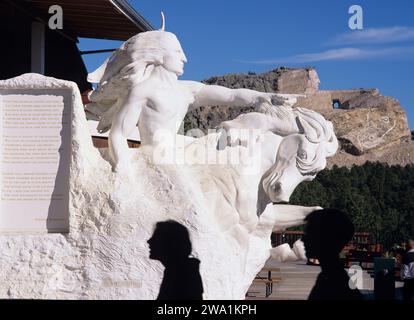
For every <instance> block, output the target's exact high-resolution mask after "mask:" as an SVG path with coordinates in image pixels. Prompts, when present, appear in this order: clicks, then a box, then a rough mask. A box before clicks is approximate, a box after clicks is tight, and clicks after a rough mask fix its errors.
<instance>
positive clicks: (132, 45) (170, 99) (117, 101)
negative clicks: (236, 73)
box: [87, 29, 274, 171]
mask: <svg viewBox="0 0 414 320" xmlns="http://www.w3.org/2000/svg"><path fill="white" fill-rule="evenodd" d="M186 62H187V58H186V56H185V54H184V51H183V49H182V48H181V45H180V42H179V41H178V39H177V38H176V36H175V35H174V34H172V33H170V32H166V31H164V30H163V29H162V30H157V31H149V32H144V33H140V34H138V35H136V36H134V37H132V38H130V39H129V40H127V41H126V42H125V43H124V44H123V45H122V46H121V47H120V48H119V49H118V50H116V51H115V52H114V53H113V54H112V55H111V57H110V58H108V59H107V60H106V61H105V62H104V63H103V64H102V66H100V67H99V68H98V69H97V70H96V71H94V72H93V73H91V74H89V76H88V81H90V82H92V83H98V86H97V89H96V90H94V91H93V92H91V94H90V96H89V99H90V100H91V101H92V103H90V104H88V105H87V110H88V111H89V112H90V113H92V114H94V115H96V116H97V118H98V119H99V120H100V122H99V125H98V128H97V129H98V132H106V131H108V130H110V132H109V148H110V153H111V158H112V161H113V165H114V170H115V171H120V170H124V169H125V168H127V167H129V163H130V157H129V152H128V145H127V137H128V135H129V134H130V133H131V132H132V131H133V130H134V129H135V127H136V126H138V128H139V133H140V137H141V144H142V145H148V144H149V145H156V144H157V141H156V139H155V136H156V133H157V131H159V130H162V131H166V130H167V131H169V132H170V134H171V136H174V135H175V134H176V133H177V131H178V129H179V127H180V125H181V123H182V121H183V119H184V116H185V115H186V113H187V111H189V108H197V107H199V106H207V105H218V106H219V105H234V106H252V105H259V104H262V103H264V102H266V103H271V98H272V96H274V94H269V93H263V92H257V91H253V90H248V89H235V90H231V89H228V88H225V87H221V86H215V85H205V84H202V83H201V82H196V81H181V80H178V76H180V75H182V74H183V72H184V70H183V68H184V63H186Z"/></svg>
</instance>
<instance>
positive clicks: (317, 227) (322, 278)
mask: <svg viewBox="0 0 414 320" xmlns="http://www.w3.org/2000/svg"><path fill="white" fill-rule="evenodd" d="M305 221H306V226H305V234H304V237H303V242H304V244H305V251H306V256H307V257H308V258H314V259H318V260H319V262H320V266H321V269H322V270H321V273H320V274H319V275H318V278H317V279H316V283H315V286H314V287H313V288H312V291H311V292H310V294H309V298H308V299H309V300H361V299H362V295H361V293H360V292H359V290H358V289H351V287H350V285H349V283H350V282H349V276H348V274H347V273H346V272H345V270H344V266H343V264H342V263H341V261H340V259H339V253H340V252H341V250H342V249H343V247H344V246H345V245H346V244H347V243H348V242H349V241H350V240H351V239H352V236H353V234H354V226H353V224H352V222H351V221H350V220H349V218H348V217H347V216H346V214H345V213H343V212H341V211H339V210H336V209H323V210H316V211H314V212H312V213H311V214H309V215H308V216H307V217H306V219H305Z"/></svg>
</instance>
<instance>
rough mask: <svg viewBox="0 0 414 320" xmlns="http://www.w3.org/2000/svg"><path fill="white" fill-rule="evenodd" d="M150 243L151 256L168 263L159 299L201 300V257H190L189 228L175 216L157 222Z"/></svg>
mask: <svg viewBox="0 0 414 320" xmlns="http://www.w3.org/2000/svg"><path fill="white" fill-rule="evenodd" d="M148 244H149V247H150V259H154V260H159V261H160V262H161V263H162V264H163V265H164V267H165V270H164V278H163V280H162V283H161V287H160V292H159V294H158V298H157V300H202V299H203V283H202V281H201V276H200V271H199V267H200V260H198V259H196V258H192V257H189V256H190V254H191V250H192V248H191V241H190V236H189V234H188V230H187V228H186V227H184V226H183V225H182V224H180V223H178V222H176V221H173V220H168V221H164V222H158V223H157V224H156V227H155V230H154V233H153V235H152V237H151V239H149V240H148Z"/></svg>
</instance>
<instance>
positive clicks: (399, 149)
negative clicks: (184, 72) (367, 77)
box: [185, 67, 414, 166]
mask: <svg viewBox="0 0 414 320" xmlns="http://www.w3.org/2000/svg"><path fill="white" fill-rule="evenodd" d="M204 82H205V83H208V84H219V85H222V86H226V87H230V88H248V89H254V90H258V91H265V92H277V93H291V94H292V93H294V94H301V95H303V97H299V98H298V101H297V102H296V103H295V104H294V105H293V107H305V108H308V109H312V110H314V111H317V112H319V113H321V114H322V115H323V116H324V117H325V118H326V119H328V120H330V121H331V122H332V123H333V125H334V128H335V133H336V136H337V137H338V140H339V141H340V146H341V150H340V152H338V153H337V154H336V155H335V156H334V157H332V158H330V159H328V165H329V166H332V165H334V164H336V165H339V166H351V165H352V164H363V163H364V162H365V161H381V162H386V163H388V164H401V165H406V164H408V163H414V142H413V141H412V140H411V132H410V129H409V127H408V121H407V116H406V113H405V111H404V109H403V108H402V107H401V106H400V104H399V102H398V100H396V99H394V98H392V97H387V96H383V95H381V94H380V92H379V90H378V89H351V90H318V85H319V78H318V75H317V72H316V70H315V69H313V68H301V69H289V68H283V67H282V68H278V69H275V70H272V71H269V72H265V73H262V74H252V73H249V74H230V75H224V76H221V77H213V78H210V79H207V80H205V81H204ZM284 103H285V104H286V102H284ZM249 111H258V110H254V109H253V108H250V109H249V108H223V107H221V108H220V109H218V108H217V107H214V106H210V107H208V108H204V109H201V108H198V109H196V110H193V111H192V112H190V113H188V114H187V117H186V120H185V129H186V130H188V129H191V128H200V129H201V130H203V131H207V129H209V128H214V127H215V126H217V125H218V124H219V123H221V122H222V121H224V120H231V119H234V118H235V117H237V116H238V115H239V114H241V113H244V112H249Z"/></svg>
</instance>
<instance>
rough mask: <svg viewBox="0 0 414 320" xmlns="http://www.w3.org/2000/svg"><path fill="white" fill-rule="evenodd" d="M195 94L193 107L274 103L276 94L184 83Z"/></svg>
mask: <svg viewBox="0 0 414 320" xmlns="http://www.w3.org/2000/svg"><path fill="white" fill-rule="evenodd" d="M183 82H184V83H185V84H186V85H188V86H189V87H190V89H191V91H192V92H193V94H194V97H195V101H194V103H193V105H192V106H193V107H195V108H196V107H201V106H221V105H226V106H240V107H243V106H251V105H255V104H258V103H264V102H268V103H270V104H271V103H272V102H271V99H272V96H274V95H275V94H274V93H265V92H259V91H254V90H249V89H229V88H226V87H222V86H216V85H206V84H203V83H201V82H196V81H183Z"/></svg>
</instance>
